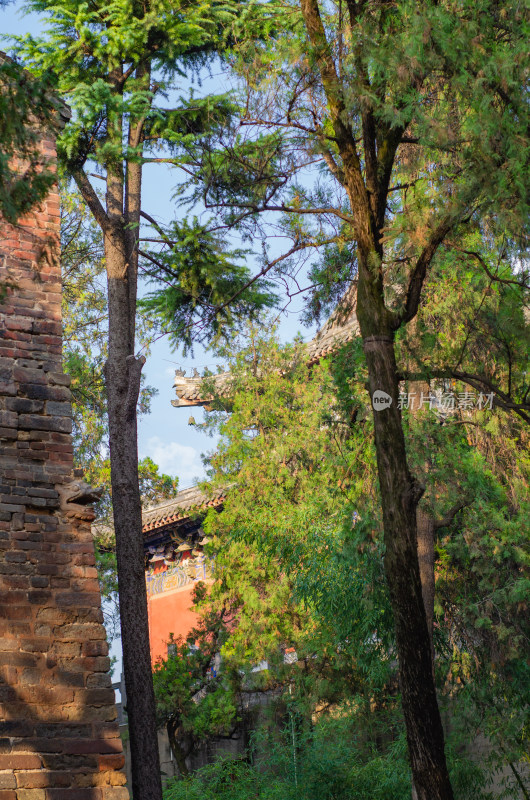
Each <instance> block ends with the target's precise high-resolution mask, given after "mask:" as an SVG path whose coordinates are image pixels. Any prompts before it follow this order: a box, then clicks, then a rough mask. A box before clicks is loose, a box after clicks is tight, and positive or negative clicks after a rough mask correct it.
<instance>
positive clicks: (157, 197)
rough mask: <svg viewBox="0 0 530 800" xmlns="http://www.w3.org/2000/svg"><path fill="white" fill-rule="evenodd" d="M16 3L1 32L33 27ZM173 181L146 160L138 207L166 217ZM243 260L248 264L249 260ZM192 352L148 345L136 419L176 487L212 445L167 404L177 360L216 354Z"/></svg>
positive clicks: (143, 450) (198, 468) (287, 333)
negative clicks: (143, 405)
mask: <svg viewBox="0 0 530 800" xmlns="http://www.w3.org/2000/svg"><path fill="white" fill-rule="evenodd" d="M21 6H22V3H20V2H15V3H11V4H10V5H8V6H7V7H6V8H3V9H0V32H1V33H2V34H5V35H17V34H24V33H33V34H38V33H39V30H40V28H41V25H42V22H41V20H40V19H39V17H38V16H36V15H34V14H31V15H22V14H21V12H20V8H21ZM0 49H5V50H8V49H9V43H8V42H2V41H1V40H0ZM227 80H228V79H227V78H226V77H225V76H224V75H223V74H222V73H221V72H220V71H218V72H217V74H215V75H214V76H213V78H212V80H211V81H209V82H207V84H206V86H207V85H208V83H210V85H212V84H213V85H215V91H224V90H226V89H227V88H229V85H228V83H227ZM203 90H204V89H203ZM177 182H178V177H177V176H176V175H175V172H174V170H172V169H171V168H170V167H167V168H166V167H160V166H159V165H152V166H151V165H149V166H148V167H147V168H146V172H145V180H144V202H143V207H144V209H145V210H146V211H148V212H149V213H150V214H151V215H152V216H153V217H155V218H156V219H157V220H160V221H166V222H167V221H169V220H170V219H172V218H173V217H174V203H173V202H172V199H171V196H172V191H173V189H174V186H175V184H176V183H177ZM249 266H250V267H251V268H252V264H251V263H249ZM301 308H302V301H300V302H299V303H297V304H296V307H295V306H293V307H291V308H290V311H289V314H288V315H283V317H282V318H281V320H280V333H281V336H282V338H283V339H284V340H287V339H292V338H293V337H294V335H295V334H296V333H297V331H298V330H299V329H300V328H301V326H300V325H299V324H298V322H297V317H298V313H297V312H298V311H299V310H301ZM302 332H303V334H304V338H308V337H309V334H308V331H307V330H303V331H302ZM194 355H195V357H194V358H192V357H187V358H183V357H182V355H181V354H179V353H175V352H172V351H171V350H170V348H169V345H168V342H167V339H165V338H162V339H159V340H158V341H157V342H155V344H154V345H153V346H152V349H151V353H150V355H149V357H148V360H147V363H146V365H145V367H144V374H145V376H146V379H147V383H148V384H149V385H151V386H154V387H156V389H157V390H158V394H157V396H156V397H154V398H153V401H152V406H151V413H150V414H149V415H146V416H145V417H143V418H142V419H141V420H140V423H139V453H140V456H141V457H143V456H150V457H151V458H152V459H153V460H154V461H155V462H156V463H157V464H158V465H159V466H160V468H161V469H162V470H163V471H164V472H167V473H169V474H170V475H173V476H178V478H179V482H180V486H181V488H186V487H187V486H191V485H193V484H194V483H195V482H196V479H197V478H200V477H202V476H203V475H204V469H203V466H202V462H201V453H203V452H207V451H209V450H211V449H212V448H213V447H214V446H215V441H214V440H212V439H210V438H207V437H206V436H205V435H204V434H202V433H201V432H200V430H197V429H196V428H194V427H193V426H189V425H188V424H187V423H188V417H189V416H190V409H186V408H182V409H177V408H173V407H172V406H171V400H172V399H173V398H174V397H175V394H174V390H173V388H172V383H173V375H174V370H175V369H176V367H177V366H181V367H183V368H185V369H186V370H187V373H188V374H191V370H192V369H193V367H197V368H198V369H199V371H200V372H202V371H203V368H204V366H211V367H213V368H214V369H213V371H215V364H216V363H218V359H216V358H215V357H214V356H213V355H212V354H211V353H208V352H205V351H204V349H203V348H201V347H196V348H195V353H194ZM191 412H192V413H193V416H194V418H195V420H196V421H197V422H198V423H199V422H201V420H202V417H203V412H202V410H201V409H192V410H191Z"/></svg>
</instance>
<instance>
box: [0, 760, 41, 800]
mask: <svg viewBox="0 0 530 800" xmlns="http://www.w3.org/2000/svg"><path fill="white" fill-rule="evenodd" d="M41 768H42V762H41V759H40V756H38V755H36V754H34V753H9V754H8V755H0V769H41ZM0 800H1V798H0Z"/></svg>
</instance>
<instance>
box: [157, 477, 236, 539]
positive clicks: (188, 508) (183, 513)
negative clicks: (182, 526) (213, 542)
mask: <svg viewBox="0 0 530 800" xmlns="http://www.w3.org/2000/svg"><path fill="white" fill-rule="evenodd" d="M224 499H225V493H224V492H223V491H222V490H220V489H218V490H216V491H215V492H213V494H206V493H205V492H202V491H201V490H200V489H199V487H198V486H191V487H190V488H189V489H183V490H182V491H181V492H178V493H177V494H176V495H175V497H173V498H172V499H171V500H164V502H163V503H159V504H158V505H156V506H152V508H148V509H147V510H146V511H144V512H143V514H142V530H143V533H144V536H146V535H149V532H150V531H152V530H155V529H158V528H162V527H163V526H165V525H170V524H172V523H175V522H182V521H185V520H187V519H189V517H190V515H191V514H193V512H194V511H206V510H207V509H208V508H215V507H217V506H220V505H222V504H223V501H224Z"/></svg>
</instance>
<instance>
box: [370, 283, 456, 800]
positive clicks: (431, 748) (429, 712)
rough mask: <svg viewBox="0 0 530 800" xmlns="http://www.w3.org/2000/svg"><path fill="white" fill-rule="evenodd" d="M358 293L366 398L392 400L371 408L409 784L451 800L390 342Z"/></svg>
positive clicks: (416, 493)
mask: <svg viewBox="0 0 530 800" xmlns="http://www.w3.org/2000/svg"><path fill="white" fill-rule="evenodd" d="M363 289H366V287H363V286H362V282H361V283H360V286H359V303H358V306H357V314H358V317H359V323H360V327H361V334H362V336H363V344H364V352H365V355H366V361H367V365H368V373H369V386H370V396H371V397H372V398H373V397H374V392H376V391H377V390H380V391H383V392H386V393H387V394H388V395H389V396H390V398H391V399H392V402H391V404H388V405H386V406H382V407H380V408H378V409H376V407H374V412H373V415H374V426H375V443H376V453H377V466H378V474H379V483H380V490H381V501H382V508H383V522H384V534H385V548H386V551H385V572H386V578H387V581H388V586H389V590H390V597H391V602H392V609H393V612H394V621H395V629H396V642H397V648H398V657H399V675H400V684H401V693H402V704H403V713H404V717H405V724H406V728H407V741H408V747H409V756H410V762H411V768H412V775H413V781H414V784H415V787H416V791H417V796H418V798H419V800H452V798H453V792H452V788H451V783H450V780H449V775H448V772H447V766H446V762H445V754H444V736H443V728H442V722H441V718H440V712H439V709H438V703H437V699H436V690H435V686H434V679H433V674H432V665H431V644H430V637H429V629H428V624H427V617H426V613H425V606H424V601H423V596H422V586H421V579H420V567H419V563H418V549H417V529H416V509H417V504H418V501H419V499H420V497H421V493H422V490H421V487H420V486H419V485H418V483H417V482H416V481H415V479H414V478H413V476H412V475H411V474H410V472H409V469H408V465H407V457H406V451H405V437H404V434H403V429H402V425H401V414H400V411H399V409H398V405H397V403H398V394H399V385H398V379H397V367H396V361H395V354H394V343H393V336H392V333H391V332H390V331H388V330H385V327H384V325H383V324H382V318H381V317H380V318H379V320H378V318H377V314H376V313H372V308H371V307H370V305H371V304H367V303H366V297H367V292H366V291H364V292H363ZM363 294H364V298H365V300H364V302H363ZM375 308H376V309H377V306H376V307H375ZM377 328H379V329H380V333H378V332H377ZM374 329H375V330H374Z"/></svg>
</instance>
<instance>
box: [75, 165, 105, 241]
mask: <svg viewBox="0 0 530 800" xmlns="http://www.w3.org/2000/svg"><path fill="white" fill-rule="evenodd" d="M72 177H73V179H74V181H75V182H76V184H77V187H78V189H79V191H80V192H81V194H82V196H83V200H84V201H85V203H86V204H87V206H88V207H89V209H90V211H91V212H92V214H93V215H94V219H95V220H96V222H97V223H98V225H99V226H100V228H101V229H102V230H103V231H104V232H105V233H108V232H109V231H110V228H111V225H110V220H109V218H108V216H107V212H106V211H105V209H104V208H103V205H102V204H101V200H100V199H99V197H98V196H97V194H96V192H95V190H94V187H93V186H92V184H91V183H90V181H89V180H88V177H87V174H86V172H85V171H84V170H83V169H74V170H72Z"/></svg>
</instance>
